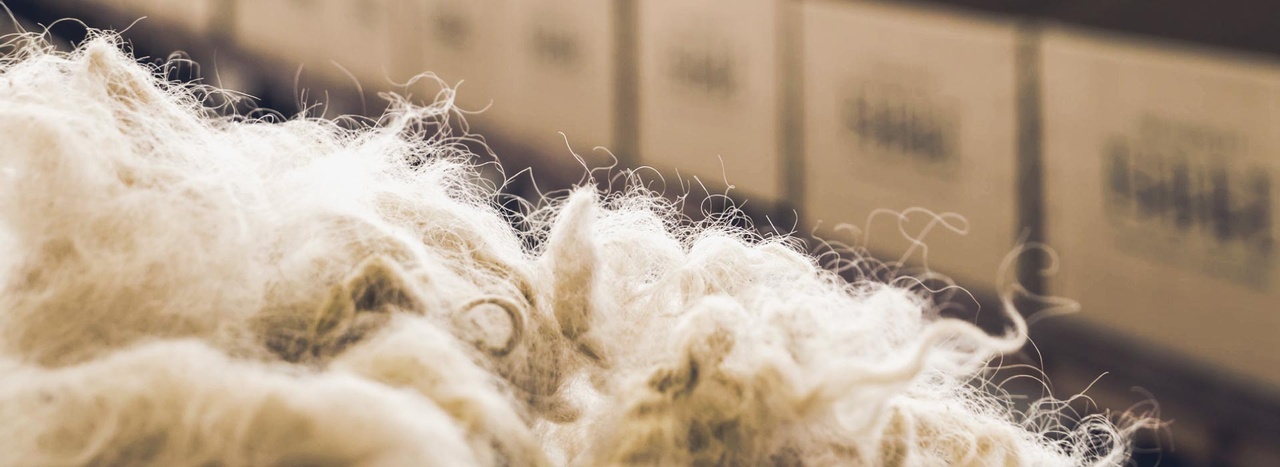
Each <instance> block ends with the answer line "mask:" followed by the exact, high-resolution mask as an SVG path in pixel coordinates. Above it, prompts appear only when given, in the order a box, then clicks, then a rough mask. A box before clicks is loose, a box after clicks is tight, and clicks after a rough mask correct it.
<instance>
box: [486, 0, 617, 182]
mask: <svg viewBox="0 0 1280 467" xmlns="http://www.w3.org/2000/svg"><path fill="white" fill-rule="evenodd" d="M504 3H505V7H504V8H501V9H500V10H501V11H496V12H494V14H493V16H492V17H493V19H494V20H495V23H494V24H491V25H487V26H485V27H489V28H494V29H495V30H496V31H500V32H502V33H503V36H502V38H501V39H500V41H501V44H500V46H499V47H498V49H497V55H496V57H495V62H494V63H497V65H495V66H494V67H493V68H492V69H491V71H490V72H488V73H489V74H490V75H491V76H492V77H493V79H494V81H492V83H494V84H495V89H494V99H493V105H492V107H491V108H490V109H489V111H488V113H489V114H490V115H489V116H488V118H489V119H491V120H492V121H493V122H494V123H496V124H497V125H498V129H499V130H500V131H501V132H502V133H503V134H506V135H508V136H509V137H512V138H514V139H515V141H516V142H517V143H519V144H520V145H521V146H523V147H526V148H529V149H531V150H533V151H535V152H537V153H540V154H543V155H546V156H549V157H552V158H553V159H555V160H557V161H559V162H564V161H572V160H573V159H572V154H571V153H570V152H569V151H570V149H569V148H570V146H571V147H572V148H573V150H574V151H576V152H579V153H582V154H583V155H584V157H587V158H589V159H591V160H599V159H604V158H605V157H604V156H602V155H599V154H600V153H599V152H595V151H593V150H592V148H593V147H595V146H605V147H607V146H609V145H610V143H611V142H612V136H613V130H614V101H615V98H614V94H615V87H614V67H615V61H614V57H615V44H616V38H615V30H616V28H615V27H614V24H615V22H614V8H615V3H616V2H613V1H606V0H591V1H582V0H507V1H505V2H504ZM464 86H465V85H464ZM561 133H563V136H562V135H561ZM566 138H567V139H568V144H569V145H570V146H566V143H565V140H566ZM591 154H596V156H595V157H594V158H593V157H592V156H591Z"/></svg>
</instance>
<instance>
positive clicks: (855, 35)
mask: <svg viewBox="0 0 1280 467" xmlns="http://www.w3.org/2000/svg"><path fill="white" fill-rule="evenodd" d="M802 20H803V25H804V26H803V30H804V36H803V43H804V73H803V74H804V90H803V94H804V105H805V111H804V120H805V125H804V129H805V139H804V141H805V149H804V171H803V174H804V175H803V186H804V193H805V196H804V204H803V206H804V214H805V216H806V221H807V222H809V223H810V224H812V223H815V222H821V226H822V227H821V228H820V229H819V231H818V232H819V234H820V235H823V236H826V237H827V238H831V239H833V240H838V241H841V242H845V243H849V242H852V243H854V244H864V245H865V246H866V247H867V248H868V249H869V250H870V251H871V252H872V253H873V255H874V256H875V257H876V258H877V259H880V260H883V261H896V260H899V259H902V258H904V257H905V258H907V262H908V263H910V264H911V265H913V266H912V267H913V268H919V267H921V266H927V267H928V268H929V269H930V270H932V271H935V272H941V273H943V274H946V275H948V276H950V277H951V278H952V279H954V280H956V281H957V282H958V283H959V285H961V286H964V287H966V288H970V289H973V290H974V291H975V292H984V293H991V292H995V291H996V290H995V288H996V284H997V281H996V279H997V273H998V272H999V269H1000V266H1001V262H1002V260H1003V259H1004V258H1005V256H1006V254H1007V253H1009V252H1010V251H1011V249H1012V248H1013V247H1014V244H1015V241H1016V238H1017V237H1018V235H1019V234H1020V230H1021V229H1020V226H1019V220H1018V196H1019V193H1018V192H1017V175H1016V174H1017V172H1016V171H1017V158H1018V155H1017V131H1018V124H1017V123H1018V122H1017V107H1016V102H1015V97H1016V81H1015V61H1016V53H1017V35H1016V30H1015V27H1014V25H1013V24H1012V23H1010V22H1004V21H997V20H995V19H990V18H985V17H975V16H969V15H964V14H960V13H954V12H947V11H942V10H917V9H911V8H905V7H897V6H893V5H888V4H874V3H860V2H848V1H814V2H806V3H805V4H804V14H803V17H802ZM912 208H923V209H928V210H930V211H933V212H937V213H944V212H950V213H955V214H958V215H961V216H963V217H964V219H965V220H966V221H967V225H968V228H969V232H968V234H967V235H958V234H956V233H954V232H951V231H948V230H947V229H945V228H944V227H943V226H941V225H934V226H933V228H932V229H929V225H930V222H931V221H932V220H933V217H931V216H930V215H928V214H926V213H923V212H910V213H907V214H908V217H907V220H906V222H905V223H903V224H901V225H900V224H899V221H898V218H897V217H896V216H895V215H892V214H890V215H883V214H878V215H876V216H874V217H872V218H871V219H869V216H871V215H872V214H873V213H876V212H878V211H877V210H892V211H895V212H904V213H905V212H907V210H909V209H912ZM950 222H953V223H957V222H958V223H957V224H956V225H962V224H964V223H965V222H961V221H959V220H958V219H952V220H951V221H950ZM841 223H845V224H849V225H852V226H854V227H856V228H857V229H859V230H861V234H860V235H858V236H857V237H856V238H851V237H850V235H849V234H848V233H847V232H843V231H838V230H837V229H836V228H835V226H837V225H838V224H841ZM900 229H901V230H900ZM926 230H927V235H926V236H924V238H923V242H924V243H925V244H926V245H927V249H925V248H921V247H919V246H915V245H913V244H912V242H911V241H909V240H908V239H907V235H910V236H913V237H919V235H920V233H921V232H924V231H926ZM903 232H906V233H903ZM926 254H927V265H925V264H923V263H924V261H922V258H923V257H924V256H925V255H926Z"/></svg>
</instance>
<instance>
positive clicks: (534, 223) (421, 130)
mask: <svg viewBox="0 0 1280 467" xmlns="http://www.w3.org/2000/svg"><path fill="white" fill-rule="evenodd" d="M7 49H8V50H7V52H8V54H7V55H6V58H5V59H4V60H3V62H0V141H3V145H4V149H3V151H0V180H2V181H3V182H2V183H0V249H3V253H4V254H3V255H0V258H3V263H2V264H0V279H3V287H4V290H3V293H2V294H0V465H23V466H43V465H50V466H53V465H94V466H104V465H164V466H184V465H190V466H208V465H226V466H233V465H255V466H256V465H261V466H267V465H280V466H284V465H362V466H392V465H397V466H398V465H408V466H419V465H529V466H542V465H632V464H644V465H761V464H766V465H1078V464H1098V465H1115V464H1119V463H1121V462H1123V461H1124V459H1125V457H1126V455H1127V447H1126V446H1127V443H1126V439H1125V438H1126V432H1125V430H1123V429H1120V428H1117V427H1115V426H1113V425H1112V424H1111V423H1109V422H1107V421H1106V420H1104V419H1100V418H1099V419H1088V420H1085V421H1084V423H1082V424H1081V426H1080V427H1078V428H1077V429H1075V430H1066V429H1063V428H1062V427H1061V426H1060V425H1055V424H1053V423H1043V420H1044V419H1045V418H1044V417H1039V416H1028V415H1027V414H1018V413H1015V411H1013V410H1012V409H1010V408H1009V407H1010V404H1007V403H1005V402H1003V401H1002V399H1000V398H999V397H996V396H994V395H991V394H989V393H987V392H984V391H983V390H982V389H980V388H979V387H977V386H976V385H974V384H971V379H972V378H973V376H974V375H975V374H976V373H977V372H979V371H980V370H981V369H982V368H983V366H984V365H985V363H986V362H987V361H988V360H989V359H991V358H992V357H994V356H997V355H1001V354H1004V353H1008V352H1012V351H1015V350H1017V349H1018V348H1019V347H1021V345H1022V344H1023V342H1024V341H1025V326H1024V325H1023V324H1022V321H1021V319H1020V318H1018V316H1017V315H1016V313H1011V314H1010V316H1009V319H1010V320H1011V323H1012V324H1011V326H1010V330H1009V332H1008V334H1007V335H1004V336H990V335H987V334H984V333H982V332H980V331H979V330H978V329H977V328H976V327H973V326H972V325H969V324H967V323H964V322H961V321H958V320H953V319H944V318H941V317H939V316H937V315H936V313H932V312H931V311H930V310H931V308H930V306H928V303H927V301H926V299H925V298H924V297H922V296H920V295H918V294H917V293H915V292H911V291H909V290H906V289H903V288H900V287H895V286H891V285H885V284H876V283H870V282H868V283H858V284H851V283H848V282H846V281H844V280H842V279H841V278H840V277H839V276H837V275H836V274H835V273H833V272H830V271H827V270H824V269H823V268H821V267H819V266H818V264H817V262H816V260H815V259H814V258H813V257H811V256H809V255H807V254H805V253H803V252H801V251H800V250H799V249H798V248H797V247H796V243H795V242H789V241H788V240H786V239H782V238H780V239H761V238H758V237H755V236H752V235H751V234H749V233H747V232H744V231H741V230H736V229H732V228H729V227H725V226H722V225H716V224H714V223H710V224H707V223H704V224H692V223H689V222H682V221H681V220H680V218H679V216H678V215H677V214H675V212H676V211H675V209H674V208H673V207H672V206H671V205H670V204H669V203H666V202H664V201H662V200H661V199H660V198H659V197H657V196H655V195H653V194H651V193H647V192H645V191H644V190H641V189H638V188H636V189H630V190H626V191H625V192H622V193H611V194H610V193H606V194H601V193H599V192H597V191H596V190H594V189H589V188H581V189H578V190H576V191H573V192H572V193H571V194H569V195H567V196H563V197H559V198H554V199H549V200H547V202H546V203H545V206H543V207H541V208H538V209H536V210H533V211H532V212H529V213H527V214H528V215H527V216H526V218H525V219H524V224H525V225H526V226H527V228H521V229H517V228H515V227H513V226H512V223H511V222H509V220H508V219H507V218H506V217H504V213H503V212H502V211H501V210H500V209H499V208H498V207H497V206H498V205H497V203H496V202H495V200H496V196H497V194H496V191H495V190H494V189H493V188H492V187H486V186H485V185H484V184H481V183H477V181H476V180H477V177H478V176H477V166H476V162H475V159H474V158H473V157H472V156H469V155H468V154H467V153H466V152H465V151H464V150H462V149H460V148H459V146H457V145H456V144H453V143H452V140H450V139H449V137H448V136H447V135H446V134H445V133H442V132H436V133H433V132H432V130H429V129H430V128H432V122H433V121H434V122H438V121H439V119H442V118H446V117H445V116H446V115H447V114H448V113H449V112H450V110H449V105H448V102H447V101H446V102H443V103H440V104H437V105H433V106H429V107H415V106H412V105H408V104H404V103H403V102H401V103H400V104H399V105H397V106H396V107H395V110H393V111H392V112H391V113H389V114H388V115H387V116H386V117H384V119H383V120H382V121H381V122H379V123H380V124H378V125H372V126H368V127H364V128H361V129H357V130H350V129H344V127H342V126H341V125H338V124H335V123H334V122H332V121H324V120H318V119H305V118H298V119H293V120H287V121H283V122H276V121H270V120H271V119H250V118H246V117H219V116H216V115H215V114H214V113H213V112H211V111H209V109H207V108H205V107H203V104H202V102H203V99H202V98H201V97H200V96H203V95H206V94H208V93H209V92H216V90H211V89H209V88H200V87H194V86H191V85H178V84H172V83H166V82H164V81H163V80H160V79H158V78H157V76H158V75H156V74H155V73H154V70H152V69H150V68H147V67H145V66H143V65H140V64H138V63H136V62H135V61H134V60H133V59H132V58H131V57H129V56H128V55H127V54H125V53H123V52H121V51H120V44H119V40H118V38H116V37H114V36H112V35H109V34H97V35H95V36H94V37H92V38H91V39H90V40H88V41H86V43H85V44H84V45H83V46H81V47H80V48H78V49H77V50H75V51H74V52H70V53H60V52H56V51H53V50H52V49H51V48H50V47H49V46H47V45H46V44H45V42H44V41H43V39H42V38H41V37H39V36H35V35H20V36H13V37H11V38H10V39H9V41H8V42H7Z"/></svg>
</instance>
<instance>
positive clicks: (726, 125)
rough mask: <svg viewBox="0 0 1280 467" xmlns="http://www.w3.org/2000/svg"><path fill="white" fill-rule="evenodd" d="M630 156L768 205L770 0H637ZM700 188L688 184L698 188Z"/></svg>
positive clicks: (774, 120)
mask: <svg viewBox="0 0 1280 467" xmlns="http://www.w3.org/2000/svg"><path fill="white" fill-rule="evenodd" d="M638 4H639V5H638V9H639V17H638V20H639V25H638V34H639V37H638V39H637V42H638V47H639V125H640V130H639V135H640V136H639V137H640V143H639V146H640V147H639V151H640V161H641V163H643V164H644V165H646V166H649V167H652V168H654V169H656V170H657V171H658V172H660V173H662V174H663V175H664V176H666V177H667V178H668V183H667V186H668V187H669V188H667V190H669V191H670V190H674V189H677V188H678V185H677V184H676V183H675V179H674V178H672V177H674V176H675V175H677V174H678V175H679V176H680V178H682V179H683V183H684V184H685V185H686V186H688V185H689V184H690V183H697V182H695V181H694V179H695V178H696V179H697V180H698V181H700V182H702V184H703V185H705V186H706V187H707V189H708V191H710V192H711V193H722V192H723V190H724V189H725V188H726V187H728V186H729V185H732V186H733V187H734V188H733V191H731V192H730V194H731V195H736V196H735V197H742V198H746V199H747V200H748V202H756V203H761V204H765V205H768V204H771V203H773V202H775V201H777V200H778V199H779V197H780V196H781V194H782V190H783V186H782V183H783V175H782V171H781V168H782V165H781V164H782V162H781V160H780V157H781V156H780V151H779V141H778V138H779V118H780V110H781V109H780V105H779V96H780V94H781V88H780V84H779V79H778V77H779V75H780V70H779V68H778V66H779V60H778V41H779V36H778V33H779V28H778V23H779V20H778V14H779V11H780V8H781V4H780V2H779V1H777V0H645V1H641V2H638ZM700 191H701V188H696V189H695V193H696V192H700Z"/></svg>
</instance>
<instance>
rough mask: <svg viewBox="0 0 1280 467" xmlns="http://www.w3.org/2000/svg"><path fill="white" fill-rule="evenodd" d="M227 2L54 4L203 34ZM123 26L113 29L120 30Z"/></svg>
mask: <svg viewBox="0 0 1280 467" xmlns="http://www.w3.org/2000/svg"><path fill="white" fill-rule="evenodd" d="M228 1H230V0H58V2H59V3H63V4H67V5H74V4H76V3H96V4H99V5H104V6H106V7H108V8H111V9H112V10H114V11H116V12H118V13H121V14H124V15H127V16H130V17H132V18H141V17H144V16H145V17H147V19H146V21H154V22H159V23H161V24H163V25H165V26H169V27H177V28H181V29H183V30H185V31H188V32H192V33H196V34H204V33H206V32H208V29H209V23H210V21H211V20H212V19H213V15H214V14H215V13H216V12H217V10H218V9H221V8H224V4H225V3H227V2H228ZM125 26H128V25H127V24H120V25H115V27H117V28H121V29H123V28H124V27H125Z"/></svg>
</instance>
